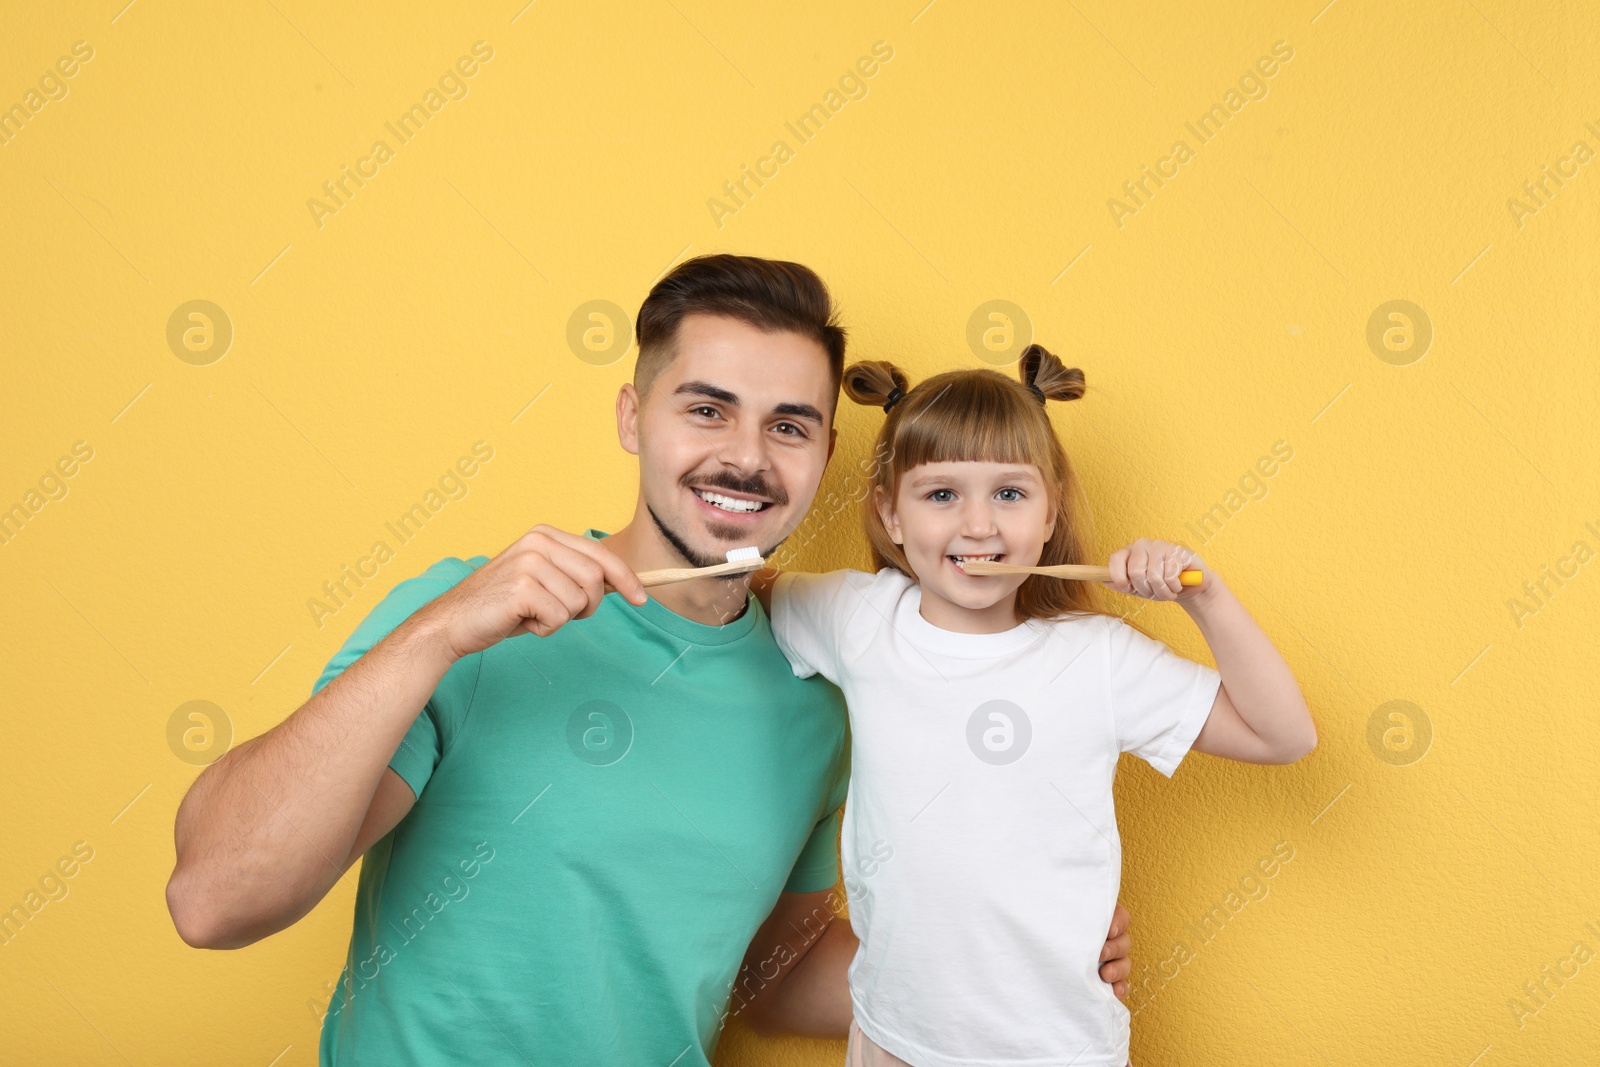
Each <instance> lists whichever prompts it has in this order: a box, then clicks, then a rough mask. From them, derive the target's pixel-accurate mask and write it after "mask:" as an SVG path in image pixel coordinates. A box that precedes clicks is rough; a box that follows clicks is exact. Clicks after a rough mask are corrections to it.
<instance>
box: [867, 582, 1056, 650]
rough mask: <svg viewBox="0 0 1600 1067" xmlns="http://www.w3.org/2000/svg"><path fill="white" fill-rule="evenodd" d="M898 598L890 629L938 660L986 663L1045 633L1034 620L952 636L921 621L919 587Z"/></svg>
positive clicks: (922, 619)
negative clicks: (954, 658)
mask: <svg viewBox="0 0 1600 1067" xmlns="http://www.w3.org/2000/svg"><path fill="white" fill-rule="evenodd" d="M908 584H909V586H910V587H909V588H908V589H907V590H906V592H905V595H904V596H902V597H901V598H900V603H899V605H898V606H897V608H896V609H895V617H894V626H895V629H896V630H898V631H899V632H900V633H901V634H902V635H903V636H904V637H905V638H906V639H907V640H908V641H910V642H911V643H912V644H915V645H917V646H919V647H920V648H924V649H927V650H928V651H930V652H937V653H938V654H939V655H941V656H958V657H960V658H962V659H988V658H990V657H993V656H1004V655H1007V654H1009V653H1012V652H1017V651H1020V650H1022V649H1024V648H1027V647H1028V646H1029V645H1031V644H1033V643H1034V642H1036V641H1038V640H1040V639H1041V638H1043V637H1044V636H1045V635H1046V634H1047V633H1048V632H1049V629H1048V627H1046V626H1044V625H1043V624H1042V623H1041V622H1040V621H1039V620H1037V619H1026V620H1024V621H1023V622H1021V623H1018V624H1017V625H1016V626H1013V627H1012V628H1011V629H1009V630H1002V631H1000V632H999V633H993V634H966V633H956V632H955V631H953V630H944V629H941V628H939V627H937V626H935V625H934V624H933V623H931V622H929V621H928V620H927V619H925V618H923V617H922V611H921V607H922V587H921V586H920V585H918V584H916V583H915V582H911V583H908Z"/></svg>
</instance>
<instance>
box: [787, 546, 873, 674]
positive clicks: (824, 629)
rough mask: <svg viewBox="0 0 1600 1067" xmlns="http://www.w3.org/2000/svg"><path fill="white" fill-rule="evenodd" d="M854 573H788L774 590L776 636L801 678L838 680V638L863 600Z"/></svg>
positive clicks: (790, 663)
mask: <svg viewBox="0 0 1600 1067" xmlns="http://www.w3.org/2000/svg"><path fill="white" fill-rule="evenodd" d="M851 573H852V572H850V571H829V572H828V573H827V574H802V573H799V572H797V571H784V572H783V573H782V574H780V575H778V580H777V581H776V582H775V583H773V586H772V637H773V639H774V640H775V641H777V643H778V648H779V649H780V650H782V652H783V654H784V656H785V658H787V659H788V661H789V666H790V668H791V669H792V670H793V671H794V673H795V677H797V678H809V677H811V676H812V675H813V674H820V675H822V676H823V677H824V678H826V679H828V680H829V681H830V682H834V683H837V682H838V681H839V648H840V634H841V632H842V631H843V629H844V625H845V623H846V621H848V619H849V617H850V613H851V612H852V611H853V610H854V609H855V608H856V607H857V604H858V601H859V598H858V596H857V594H856V592H855V591H854V590H853V589H852V588H851V586H850V584H849V581H848V579H849V577H850V575H851Z"/></svg>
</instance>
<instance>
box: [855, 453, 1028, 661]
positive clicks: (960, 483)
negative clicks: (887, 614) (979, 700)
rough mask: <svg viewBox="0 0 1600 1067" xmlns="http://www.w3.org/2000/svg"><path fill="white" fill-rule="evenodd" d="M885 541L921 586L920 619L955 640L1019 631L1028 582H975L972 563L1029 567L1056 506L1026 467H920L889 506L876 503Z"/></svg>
mask: <svg viewBox="0 0 1600 1067" xmlns="http://www.w3.org/2000/svg"><path fill="white" fill-rule="evenodd" d="M877 503H878V514H879V516H880V517H881V518H882V519H883V524H884V527H885V528H886V529H887V530H888V531H889V536H890V538H891V539H892V540H893V541H894V542H895V543H896V544H897V545H900V546H901V548H903V549H904V550H905V554H906V559H907V561H908V562H910V564H911V569H912V571H913V572H914V573H915V574H916V576H917V582H918V583H919V584H920V585H921V586H922V616H923V618H925V619H927V620H928V621H929V622H931V623H933V624H934V625H935V626H938V627H940V628H941V629H945V630H954V631H956V632H959V633H997V632H999V631H1001V630H1008V629H1010V628H1011V627H1013V626H1015V625H1016V624H1017V617H1016V610H1015V606H1016V599H1017V589H1018V587H1020V586H1021V585H1022V583H1023V580H1024V579H1025V578H1026V575H1021V574H1006V575H992V576H989V577H979V576H977V575H972V574H968V573H966V572H965V571H963V570H962V569H961V568H962V564H963V563H964V562H965V561H967V560H971V559H993V560H997V561H1000V562H1004V563H1017V564H1021V565H1023V566H1032V565H1034V564H1036V563H1038V562H1039V555H1040V553H1041V552H1042V551H1043V550H1044V544H1045V542H1046V541H1048V540H1049V539H1050V534H1051V532H1052V531H1053V530H1054V529H1055V507H1054V506H1053V505H1052V504H1051V501H1050V493H1049V490H1048V488H1047V486H1046V485H1045V480H1044V476H1043V475H1042V474H1041V473H1040V471H1039V468H1038V467H1036V466H1034V465H1033V464H1031V463H989V462H978V461H965V460H963V461H959V462H949V463H924V464H922V465H921V466H919V467H913V468H912V469H911V470H909V471H906V472H905V474H904V475H902V476H901V478H900V487H899V489H898V490H897V491H896V493H895V497H894V500H892V501H890V500H888V499H887V496H886V495H880V497H879V499H878V502H877Z"/></svg>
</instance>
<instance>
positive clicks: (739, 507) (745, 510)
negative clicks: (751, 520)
mask: <svg viewBox="0 0 1600 1067" xmlns="http://www.w3.org/2000/svg"><path fill="white" fill-rule="evenodd" d="M689 489H690V491H691V492H693V493H694V495H695V496H697V497H699V498H700V500H702V501H703V502H705V503H706V504H709V505H711V506H712V507H713V508H716V509H717V510H718V511H723V512H727V513H728V514H731V515H749V514H753V513H755V512H758V511H765V510H766V509H767V508H770V507H771V506H772V501H770V500H765V499H763V498H761V497H757V496H748V495H745V494H743V493H730V492H727V491H726V490H721V489H706V488H701V487H700V486H690V487H689Z"/></svg>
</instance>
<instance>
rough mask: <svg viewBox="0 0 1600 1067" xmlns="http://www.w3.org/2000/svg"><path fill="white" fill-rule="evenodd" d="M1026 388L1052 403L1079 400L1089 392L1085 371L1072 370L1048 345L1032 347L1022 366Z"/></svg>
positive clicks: (1022, 361) (1023, 351)
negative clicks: (1085, 392) (1087, 390)
mask: <svg viewBox="0 0 1600 1067" xmlns="http://www.w3.org/2000/svg"><path fill="white" fill-rule="evenodd" d="M1018 373H1019V374H1020V375H1021V377H1022V384H1023V385H1026V386H1027V387H1028V388H1029V389H1031V390H1033V391H1034V392H1035V393H1036V394H1038V395H1039V396H1040V397H1042V398H1045V399H1049V400H1077V399H1079V398H1080V397H1082V396H1083V394H1084V391H1085V390H1086V389H1087V388H1088V386H1087V384H1086V383H1085V381H1084V378H1083V371H1081V370H1079V369H1078V368H1077V367H1069V366H1067V365H1066V364H1065V363H1062V362H1061V360H1060V359H1058V358H1056V356H1055V354H1054V353H1052V352H1051V351H1050V350H1049V349H1048V348H1046V347H1045V346H1044V345H1037V344H1035V345H1029V346H1028V347H1027V348H1025V349H1023V350H1022V359H1021V360H1020V361H1019V363H1018Z"/></svg>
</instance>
